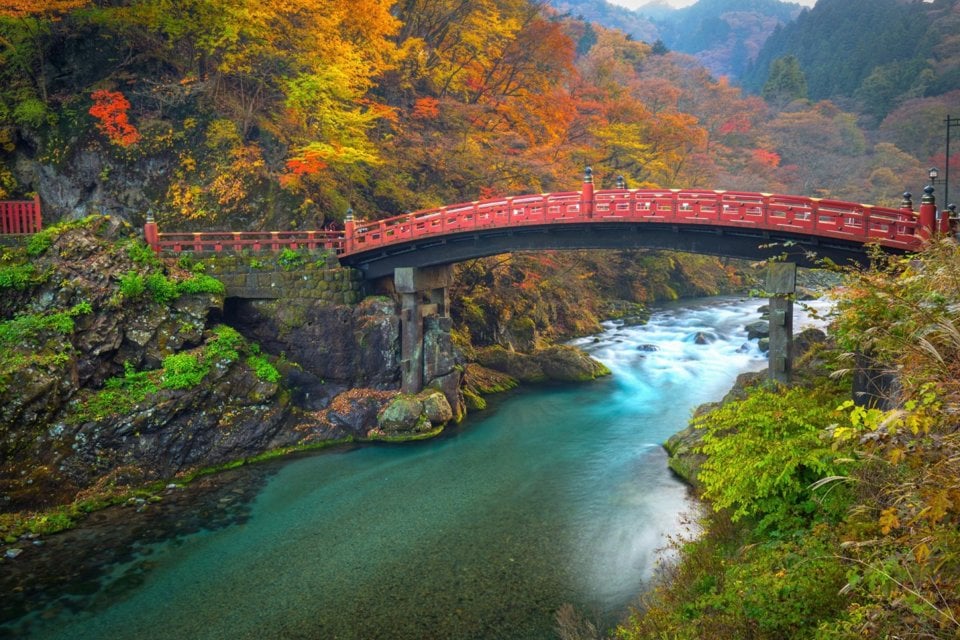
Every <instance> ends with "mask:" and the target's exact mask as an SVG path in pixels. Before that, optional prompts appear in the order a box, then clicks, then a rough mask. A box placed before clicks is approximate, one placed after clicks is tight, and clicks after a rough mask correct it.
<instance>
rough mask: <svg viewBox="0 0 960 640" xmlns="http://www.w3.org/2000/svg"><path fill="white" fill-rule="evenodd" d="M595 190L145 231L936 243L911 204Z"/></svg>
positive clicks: (290, 241) (162, 246)
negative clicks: (662, 229)
mask: <svg viewBox="0 0 960 640" xmlns="http://www.w3.org/2000/svg"><path fill="white" fill-rule="evenodd" d="M587 186H589V187H590V189H587V188H586V187H587ZM592 187H593V185H592V184H589V185H587V184H585V189H584V191H566V192H558V193H542V194H530V195H523V196H514V197H506V198H491V199H488V200H479V201H475V202H465V203H462V204H455V205H449V206H445V207H438V208H435V209H425V210H422V211H416V212H413V213H408V214H403V215H399V216H393V217H390V218H385V219H382V220H374V221H354V220H353V219H352V218H351V219H350V220H349V221H348V223H347V231H274V232H205V233H158V231H157V229H156V225H155V223H153V222H152V220H151V221H148V223H147V226H146V227H145V229H144V233H145V236H146V237H147V240H148V242H149V243H150V244H151V246H153V247H154V248H155V249H156V250H158V251H171V252H180V251H198V252H220V251H242V250H251V251H254V252H257V251H279V250H281V249H283V248H291V249H300V248H305V249H318V248H323V249H329V250H333V251H336V252H337V253H338V254H353V253H358V252H362V251H368V250H374V249H377V248H379V247H383V246H389V245H393V244H398V243H402V242H406V241H410V240H414V239H420V238H430V237H433V236H443V235H448V234H456V233H468V232H471V231H478V230H484V229H492V228H510V227H522V226H533V225H555V224H574V223H584V222H602V223H618V222H625V223H636V222H651V223H669V224H676V225H707V226H722V227H741V228H751V229H763V230H771V231H786V232H792V233H798V234H808V235H815V236H820V237H828V238H838V239H843V240H850V241H854V242H861V243H866V242H875V243H877V244H880V245H882V246H886V247H891V248H897V249H903V250H918V249H920V248H921V245H922V243H923V241H924V239H925V237H928V236H929V231H927V230H925V228H924V227H923V225H921V223H920V218H918V216H917V215H915V214H914V213H913V211H912V210H911V209H910V208H909V206H908V208H906V209H887V208H882V207H874V206H871V205H865V204H857V203H853V202H844V201H840V200H826V199H818V198H806V197H802V196H791V195H779V194H768V193H753V192H746V191H711V190H704V189H611V190H599V191H596V192H594V191H592ZM928 215H929V214H928ZM930 226H932V225H930Z"/></svg>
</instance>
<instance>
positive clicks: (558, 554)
mask: <svg viewBox="0 0 960 640" xmlns="http://www.w3.org/2000/svg"><path fill="white" fill-rule="evenodd" d="M760 304H762V301H759V300H736V299H713V300H710V301H702V302H698V303H685V304H683V305H677V306H674V307H670V308H666V309H664V310H662V311H660V312H658V313H656V314H655V315H654V317H653V318H652V319H651V321H650V322H649V324H647V325H646V326H643V327H617V326H615V325H614V324H610V325H609V327H608V329H607V330H606V331H605V332H604V333H603V334H602V335H600V336H597V337H596V338H584V339H581V340H578V341H576V342H575V344H577V345H579V346H581V347H583V348H584V349H586V350H588V351H589V352H591V353H592V355H593V356H594V357H596V358H598V359H599V360H601V361H603V362H604V363H605V364H607V365H608V366H609V367H610V369H611V370H612V371H613V376H611V377H609V378H606V379H603V380H600V381H598V382H596V383H592V384H585V385H576V386H562V387H561V386H556V387H540V388H535V389H528V390H525V391H523V392H519V393H515V394H512V395H510V396H509V397H507V398H504V399H503V400H501V401H496V402H494V403H492V407H491V410H489V411H487V412H484V413H482V414H480V416H479V417H474V416H471V418H470V419H469V420H468V421H467V423H466V424H465V425H463V426H462V427H459V428H457V429H455V430H453V432H452V433H450V434H448V435H447V436H445V437H442V438H440V439H437V440H433V441H429V442H423V443H414V444H405V445H402V446H370V447H363V448H357V449H350V450H342V451H330V452H326V453H321V454H318V455H315V456H311V457H307V458H301V459H298V460H294V461H292V462H289V463H286V464H284V465H283V466H282V467H281V468H280V470H279V471H278V472H277V473H276V474H275V475H273V476H272V477H271V478H270V480H269V482H268V483H267V485H266V486H265V487H264V489H263V490H262V491H261V492H260V493H259V495H258V496H257V497H256V499H255V501H254V502H253V504H252V505H251V508H250V514H249V518H247V519H245V521H244V522H242V523H238V524H236V525H234V526H230V527H225V528H220V529H217V530H215V531H201V532H199V533H195V534H191V535H188V536H183V537H179V538H177V539H176V540H172V541H168V542H161V543H154V544H151V545H149V547H145V548H144V549H143V550H142V553H141V554H139V555H138V556H136V557H135V558H133V559H132V560H130V561H129V562H127V563H125V564H123V565H118V566H115V567H112V568H111V569H110V575H111V576H112V578H113V580H112V581H111V580H110V579H107V580H102V581H101V582H102V584H103V585H104V586H102V587H101V589H100V591H99V592H98V593H95V594H92V595H90V596H89V597H88V598H87V600H86V602H85V603H84V606H83V609H84V610H83V611H81V612H78V613H72V612H70V611H69V610H67V609H65V608H56V607H52V608H49V609H47V610H46V611H44V612H41V613H34V614H31V617H30V619H29V627H27V626H26V625H22V623H21V626H20V630H21V631H23V630H25V629H29V637H35V638H64V639H66V638H69V639H71V640H83V639H88V638H89V639H102V638H111V639H125V638H129V639H136V640H140V639H148V638H157V639H160V638H164V639H166V638H196V639H201V638H209V639H214V638H217V639H219V638H231V639H240V638H343V639H350V638H364V639H367V638H391V639H400V638H517V639H522V638H551V637H554V634H553V626H554V618H553V616H554V614H555V612H556V610H557V609H558V608H559V607H560V606H561V605H562V604H563V603H567V602H569V603H572V604H574V605H575V606H576V607H577V609H578V610H580V611H581V612H582V613H584V614H586V615H587V616H588V617H590V618H592V619H594V620H598V621H601V622H602V623H603V624H613V623H615V621H616V620H617V618H618V616H619V615H620V614H621V613H622V612H623V610H624V608H625V607H627V606H629V605H630V604H631V602H633V601H634V599H635V598H636V596H637V594H639V593H640V591H642V589H643V586H644V582H645V580H647V579H649V577H650V576H651V574H652V572H653V570H654V567H655V561H656V555H657V549H658V548H659V547H662V545H663V543H664V541H665V535H666V534H669V533H673V532H676V531H677V530H678V529H679V527H680V526H681V523H680V521H681V514H682V512H684V510H686V509H688V508H689V506H690V505H689V503H688V497H687V491H686V489H685V487H684V486H683V485H682V484H681V483H680V482H678V481H677V480H676V479H674V478H673V477H672V476H671V475H670V473H669V471H668V470H667V468H666V458H665V454H664V453H663V451H662V449H661V448H660V446H659V445H660V443H662V442H663V441H664V440H665V439H666V438H667V437H669V436H670V434H672V433H674V432H675V431H677V430H679V429H681V428H683V427H684V426H685V424H686V421H687V419H688V418H689V416H690V413H691V411H692V409H693V408H694V407H695V406H696V405H698V404H700V403H703V402H707V401H711V400H716V399H719V398H720V397H721V396H722V395H723V394H724V393H725V392H726V391H727V390H728V389H729V387H730V385H731V384H732V382H733V380H734V379H735V377H736V376H737V375H738V374H739V373H741V372H743V371H746V370H751V369H754V370H755V369H761V368H763V367H764V366H765V359H764V358H763V356H762V354H760V353H759V352H758V351H757V349H756V344H755V341H754V343H752V344H746V345H745V343H746V342H747V341H746V334H745V332H744V331H743V325H744V324H745V323H747V322H750V321H752V320H754V319H756V317H757V316H756V313H755V311H756V309H757V307H759V306H760ZM697 332H703V333H704V334H707V335H708V336H709V337H710V338H711V339H712V340H713V341H712V342H711V343H710V344H696V343H695V342H694V337H695V335H696V334H697ZM648 345H652V346H648ZM653 347H656V350H652V349H653ZM130 576H135V577H136V579H135V580H130V579H129V577H130Z"/></svg>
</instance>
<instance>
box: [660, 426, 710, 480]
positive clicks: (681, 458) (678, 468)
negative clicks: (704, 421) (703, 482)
mask: <svg viewBox="0 0 960 640" xmlns="http://www.w3.org/2000/svg"><path fill="white" fill-rule="evenodd" d="M701 442H702V432H701V431H698V430H697V429H694V428H693V427H692V426H689V427H687V428H686V429H684V430H683V431H678V432H677V433H675V434H673V435H672V436H670V439H669V440H667V441H666V442H665V443H664V444H663V448H664V449H666V450H667V455H668V456H669V457H668V459H667V466H668V467H669V468H670V470H671V471H673V472H674V473H675V474H677V476H678V477H679V478H680V479H681V480H683V481H684V482H686V483H687V484H689V485H690V486H692V487H694V488H697V487H699V485H698V483H697V475H698V474H699V473H700V467H701V465H703V463H704V461H705V460H706V459H707V458H706V456H705V455H703V454H702V453H697V451H696V450H697V448H698V447H699V446H700V444H701Z"/></svg>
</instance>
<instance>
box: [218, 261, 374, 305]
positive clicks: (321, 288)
mask: <svg viewBox="0 0 960 640" xmlns="http://www.w3.org/2000/svg"><path fill="white" fill-rule="evenodd" d="M204 263H205V264H206V265H207V269H206V273H207V274H208V275H211V276H213V277H215V278H217V279H219V280H220V281H221V282H223V284H224V286H226V288H227V297H229V298H247V299H261V300H276V299H281V298H308V299H314V300H323V301H325V302H330V303H333V304H356V303H357V302H359V301H360V300H361V299H362V298H363V275H362V274H361V272H360V271H358V270H356V269H349V268H345V267H341V266H340V265H339V263H337V261H336V258H332V259H331V257H321V258H320V259H319V260H312V261H304V262H303V263H302V264H295V265H289V264H287V265H284V264H280V263H278V260H277V259H276V258H266V259H258V258H249V257H245V256H217V257H214V258H209V259H206V260H204Z"/></svg>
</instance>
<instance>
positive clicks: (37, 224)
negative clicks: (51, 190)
mask: <svg viewBox="0 0 960 640" xmlns="http://www.w3.org/2000/svg"><path fill="white" fill-rule="evenodd" d="M42 225H43V219H42V218H41V217H40V194H39V193H38V194H35V195H34V196H33V233H36V232H38V231H40V228H41V227H42Z"/></svg>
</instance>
